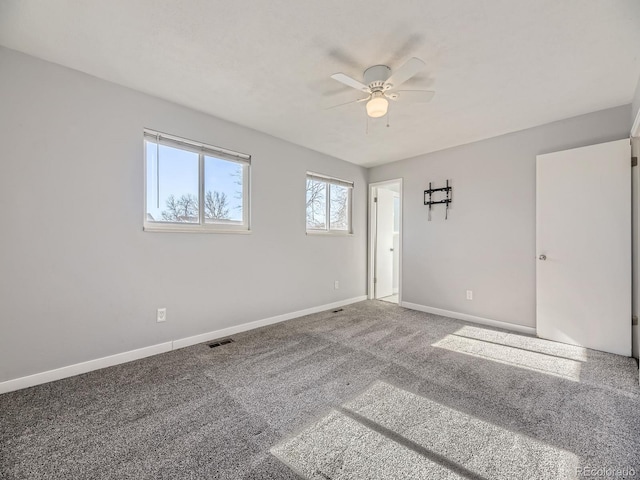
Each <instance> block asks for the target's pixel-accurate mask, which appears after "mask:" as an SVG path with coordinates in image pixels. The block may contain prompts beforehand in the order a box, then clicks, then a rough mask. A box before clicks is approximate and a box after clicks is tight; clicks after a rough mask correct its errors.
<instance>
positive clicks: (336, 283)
mask: <svg viewBox="0 0 640 480" xmlns="http://www.w3.org/2000/svg"><path fill="white" fill-rule="evenodd" d="M333 288H334V289H336V290H338V289H339V288H340V282H339V281H338V280H336V281H335V282H333Z"/></svg>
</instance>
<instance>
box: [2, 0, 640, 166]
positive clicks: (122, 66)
mask: <svg viewBox="0 0 640 480" xmlns="http://www.w3.org/2000/svg"><path fill="white" fill-rule="evenodd" d="M0 45H4V46H6V47H8V48H12V49H15V50H19V51H22V52H25V53H27V54H31V55H34V56H36V57H39V58H43V59H45V60H49V61H51V62H55V63H59V64H61V65H65V66H68V67H71V68H74V69H77V70H80V71H83V72H86V73H89V74H91V75H95V76H97V77H100V78H103V79H106V80H110V81H113V82H116V83H119V84H122V85H125V86H128V87H131V88H134V89H136V90H140V91H143V92H146V93H149V94H152V95H156V96H158V97H161V98H165V99H168V100H172V101H174V102H177V103H179V104H183V105H186V106H189V107H192V108H194V109H197V110H200V111H204V112H207V113H210V114H212V115H214V116H217V117H220V118H224V119H227V120H230V121H233V122H236V123H239V124H241V125H245V126H248V127H251V128H254V129H256V130H259V131H262V132H266V133H269V134H271V135H274V136H276V137H280V138H283V139H286V140H289V141H291V142H293V143H297V144H299V145H303V146H305V147H308V148H311V149H314V150H318V151H320V152H324V153H327V154H329V155H333V156H335V157H338V158H342V159H344V160H347V161H350V162H353V163H357V164H361V165H365V166H371V165H377V164H381V163H386V162H390V161H394V160H399V159H402V158H407V157H411V156H415V155H418V154H421V153H426V152H431V151H435V150H440V149H443V148H447V147H451V146H454V145H460V144H463V143H469V142H472V141H475V140H479V139H483V138H488V137H493V136H496V135H500V134H503V133H507V132H511V131H516V130H521V129H523V128H528V127H532V126H535V125H540V124H543V123H547V122H550V121H554V120H559V119H562V118H567V117H571V116H575V115H579V114H582V113H587V112H592V111H595V110H600V109H604V108H608V107H613V106H617V105H622V104H626V103H629V102H630V101H631V99H632V96H633V92H634V89H635V86H636V82H637V81H638V77H639V76H640V48H639V46H640V2H639V1H638V0H607V1H603V0H561V1H559V0H535V1H531V0H484V1H483V0H466V1H462V0H440V1H431V0H417V1H413V0H409V1H398V2H387V1H381V0H367V1H361V0H349V1H346V0H323V1H311V0H269V1H261V0H254V1H243V0H236V1H221V0H182V1H176V0H100V1H98V0H94V1H90V2H87V1H86V0H48V1H40V0H2V1H0ZM412 56H417V57H419V58H421V59H423V60H424V61H425V62H426V63H427V69H426V71H425V72H423V73H421V74H419V75H418V76H417V77H415V78H414V79H412V80H410V81H409V82H407V84H406V87H407V88H429V89H433V90H435V91H436V92H437V93H436V96H435V98H434V99H433V100H432V102H431V103H428V104H416V105H404V104H392V105H391V107H390V122H391V126H390V128H386V122H385V120H384V119H382V120H373V121H370V122H369V132H368V134H367V133H366V116H365V113H364V105H363V104H356V105H349V106H345V107H341V108H337V109H332V110H326V109H325V107H327V106H330V105H333V104H339V103H342V102H346V101H349V100H351V99H355V98H359V94H358V92H357V91H356V90H351V89H349V88H348V87H344V86H342V85H341V84H339V83H337V82H335V81H334V80H332V79H330V78H329V76H330V75H331V74H333V73H335V72H344V73H346V74H348V75H351V76H354V77H356V78H358V79H361V78H362V72H363V71H364V69H365V68H366V67H368V66H371V65H374V64H380V63H382V64H386V65H389V66H390V67H391V68H392V69H393V68H394V67H398V66H399V65H401V64H402V63H403V62H404V61H405V60H407V59H408V58H409V57H412Z"/></svg>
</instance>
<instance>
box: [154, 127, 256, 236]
mask: <svg viewBox="0 0 640 480" xmlns="http://www.w3.org/2000/svg"><path fill="white" fill-rule="evenodd" d="M147 141H151V142H157V143H159V144H160V145H166V146H169V147H173V148H178V149H180V150H185V151H189V152H194V153H197V154H198V215H199V221H198V223H186V222H154V221H149V220H147V189H148V187H149V186H148V185H147V167H148V166H147ZM142 143H143V150H144V155H143V157H144V202H143V203H144V211H143V230H144V231H145V232H184V233H194V232H195V233H240V234H242V233H251V227H250V219H251V215H250V199H251V195H250V188H251V155H248V154H245V153H238V152H234V151H232V150H227V149H225V148H221V147H215V146H213V145H207V144H205V143H201V142H196V141H193V140H187V139H185V138H181V137H177V136H175V135H169V134H167V133H161V132H157V131H155V130H149V129H147V128H145V129H144V135H143V142H142ZM205 156H210V157H214V158H219V159H222V160H226V161H230V162H235V163H239V164H241V165H242V223H241V224H240V223H238V222H229V223H225V222H224V221H218V222H216V223H206V222H205V209H204V197H205V185H204V157H205Z"/></svg>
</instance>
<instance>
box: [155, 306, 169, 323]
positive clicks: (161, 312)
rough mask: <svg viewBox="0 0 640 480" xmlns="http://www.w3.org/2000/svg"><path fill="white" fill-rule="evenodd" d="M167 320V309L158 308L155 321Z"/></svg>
mask: <svg viewBox="0 0 640 480" xmlns="http://www.w3.org/2000/svg"><path fill="white" fill-rule="evenodd" d="M166 320H167V309H166V308H159V309H158V313H157V314H156V322H165V321H166Z"/></svg>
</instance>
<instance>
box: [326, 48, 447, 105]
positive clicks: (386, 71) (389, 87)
mask: <svg viewBox="0 0 640 480" xmlns="http://www.w3.org/2000/svg"><path fill="white" fill-rule="evenodd" d="M425 66H426V64H425V63H424V62H423V61H422V60H420V59H419V58H416V57H413V58H410V59H409V60H407V62H406V63H405V64H404V65H402V66H401V67H400V68H399V69H397V70H396V71H395V72H391V69H390V68H389V67H387V66H386V65H374V66H373V67H369V68H367V69H366V70H365V71H364V74H363V80H364V83H363V82H360V81H358V80H356V79H355V78H352V77H350V76H348V75H345V74H344V73H334V74H333V75H331V78H333V79H334V80H337V81H338V82H340V83H342V84H344V85H347V86H348V87H351V88H355V89H356V90H360V91H361V92H363V93H366V94H367V96H366V97H364V98H359V99H357V100H353V101H351V102H347V103H342V104H340V105H335V106H333V107H330V108H336V107H341V106H343V105H350V104H352V103H362V102H367V105H366V108H367V115H369V116H370V117H372V118H379V117H383V116H384V115H386V114H387V111H388V108H389V100H393V101H396V102H407V103H419V102H428V101H429V100H431V99H432V98H433V96H434V95H435V92H433V91H431V90H396V89H397V88H398V87H399V86H400V85H402V84H403V83H404V82H406V81H407V80H409V79H410V78H411V77H413V76H414V75H415V74H416V73H418V72H420V71H421V70H422V69H424V67H425Z"/></svg>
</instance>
